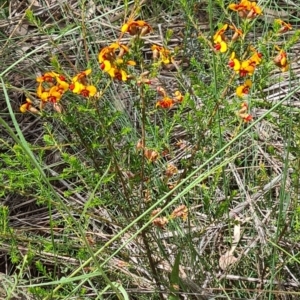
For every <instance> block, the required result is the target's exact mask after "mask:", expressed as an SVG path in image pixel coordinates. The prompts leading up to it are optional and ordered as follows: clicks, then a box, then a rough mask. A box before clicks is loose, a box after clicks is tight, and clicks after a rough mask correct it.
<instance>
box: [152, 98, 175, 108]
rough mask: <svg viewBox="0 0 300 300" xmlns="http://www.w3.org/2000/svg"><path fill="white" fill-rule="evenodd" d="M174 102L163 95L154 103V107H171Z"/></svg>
mask: <svg viewBox="0 0 300 300" xmlns="http://www.w3.org/2000/svg"><path fill="white" fill-rule="evenodd" d="M174 104H175V102H174V100H173V99H171V98H169V97H164V98H163V99H162V100H159V101H158V102H157V103H156V105H155V106H156V107H160V108H171V107H172V106H173V105H174Z"/></svg>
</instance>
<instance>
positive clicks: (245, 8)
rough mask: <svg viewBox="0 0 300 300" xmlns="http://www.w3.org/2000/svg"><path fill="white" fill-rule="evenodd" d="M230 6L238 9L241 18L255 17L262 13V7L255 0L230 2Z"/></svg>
mask: <svg viewBox="0 0 300 300" xmlns="http://www.w3.org/2000/svg"><path fill="white" fill-rule="evenodd" d="M228 8H229V9H231V10H234V11H237V12H238V13H239V16H240V17H241V18H247V19H253V18H255V17H256V16H258V15H261V14H262V9H261V8H260V7H259V6H258V5H257V4H256V2H254V1H248V0H242V1H241V2H240V3H238V4H229V6H228Z"/></svg>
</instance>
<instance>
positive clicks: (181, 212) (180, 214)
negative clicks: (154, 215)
mask: <svg viewBox="0 0 300 300" xmlns="http://www.w3.org/2000/svg"><path fill="white" fill-rule="evenodd" d="M187 216H188V209H187V207H186V206H185V205H184V204H182V205H180V206H178V207H177V208H175V209H174V211H173V212H172V214H171V219H174V218H182V220H183V221H185V220H186V219H187Z"/></svg>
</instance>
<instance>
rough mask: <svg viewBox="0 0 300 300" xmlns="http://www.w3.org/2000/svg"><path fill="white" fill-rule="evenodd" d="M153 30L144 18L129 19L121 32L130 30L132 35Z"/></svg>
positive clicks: (144, 33) (141, 34)
mask: <svg viewBox="0 0 300 300" xmlns="http://www.w3.org/2000/svg"><path fill="white" fill-rule="evenodd" d="M151 31H152V28H151V26H150V25H149V24H148V23H146V22H145V21H142V20H138V21H133V20H129V21H128V22H127V23H125V24H124V25H123V26H122V28H121V32H123V33H125V32H128V33H129V34H130V35H140V36H143V35H146V34H147V33H149V32H151Z"/></svg>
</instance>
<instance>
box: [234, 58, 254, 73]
mask: <svg viewBox="0 0 300 300" xmlns="http://www.w3.org/2000/svg"><path fill="white" fill-rule="evenodd" d="M254 70H255V64H254V63H253V62H252V61H251V60H249V59H248V60H244V61H242V63H241V66H240V69H239V70H238V73H239V74H240V76H241V77H245V76H247V75H253V73H254Z"/></svg>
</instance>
